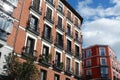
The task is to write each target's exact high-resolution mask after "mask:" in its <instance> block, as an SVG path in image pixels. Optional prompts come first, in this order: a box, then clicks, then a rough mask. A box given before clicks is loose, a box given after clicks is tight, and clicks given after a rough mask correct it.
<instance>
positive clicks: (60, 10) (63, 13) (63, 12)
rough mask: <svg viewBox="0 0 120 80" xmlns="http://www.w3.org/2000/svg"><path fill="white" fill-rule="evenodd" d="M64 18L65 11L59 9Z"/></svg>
mask: <svg viewBox="0 0 120 80" xmlns="http://www.w3.org/2000/svg"><path fill="white" fill-rule="evenodd" d="M57 10H58V11H59V12H60V13H61V14H62V15H63V16H64V12H63V10H61V9H59V8H58V9H57Z"/></svg>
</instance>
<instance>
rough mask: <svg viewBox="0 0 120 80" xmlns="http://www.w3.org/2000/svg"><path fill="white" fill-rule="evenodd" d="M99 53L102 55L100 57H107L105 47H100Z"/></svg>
mask: <svg viewBox="0 0 120 80" xmlns="http://www.w3.org/2000/svg"><path fill="white" fill-rule="evenodd" d="M99 53H100V56H105V55H106V51H105V48H104V47H100V48H99Z"/></svg>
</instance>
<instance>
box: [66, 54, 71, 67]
mask: <svg viewBox="0 0 120 80" xmlns="http://www.w3.org/2000/svg"><path fill="white" fill-rule="evenodd" d="M67 58H69V59H70V68H72V57H70V56H68V55H66V56H65V69H66V61H67Z"/></svg>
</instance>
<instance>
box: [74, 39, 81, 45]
mask: <svg viewBox="0 0 120 80" xmlns="http://www.w3.org/2000/svg"><path fill="white" fill-rule="evenodd" d="M74 40H75V41H76V42H78V43H79V44H81V43H82V42H81V40H80V38H77V37H76V38H74Z"/></svg>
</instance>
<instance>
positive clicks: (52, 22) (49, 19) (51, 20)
mask: <svg viewBox="0 0 120 80" xmlns="http://www.w3.org/2000/svg"><path fill="white" fill-rule="evenodd" d="M47 15H49V14H46V16H45V17H44V19H46V20H47V21H48V22H50V23H51V24H54V21H53V19H52V18H50V17H49V16H47Z"/></svg>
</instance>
